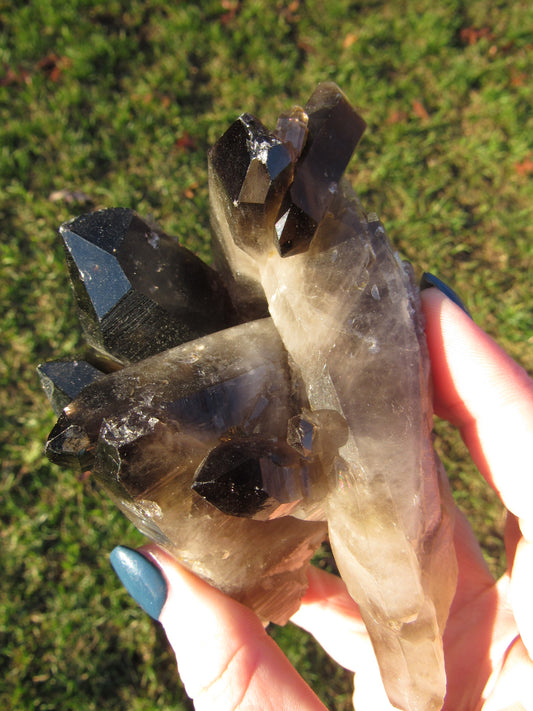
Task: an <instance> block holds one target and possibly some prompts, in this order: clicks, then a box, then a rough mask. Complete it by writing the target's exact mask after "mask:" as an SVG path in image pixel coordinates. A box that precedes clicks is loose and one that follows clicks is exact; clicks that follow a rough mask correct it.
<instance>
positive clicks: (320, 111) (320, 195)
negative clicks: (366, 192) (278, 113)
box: [275, 82, 366, 257]
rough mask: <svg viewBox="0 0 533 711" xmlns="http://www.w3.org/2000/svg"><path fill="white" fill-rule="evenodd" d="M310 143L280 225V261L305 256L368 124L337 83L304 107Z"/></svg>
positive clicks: (320, 88)
mask: <svg viewBox="0 0 533 711" xmlns="http://www.w3.org/2000/svg"><path fill="white" fill-rule="evenodd" d="M304 111H305V114H306V115H307V117H308V124H307V131H308V135H307V141H306V143H305V146H304V147H303V151H302V154H301V156H300V158H299V160H298V162H297V164H296V168H295V172H294V180H293V182H292V184H291V187H290V190H289V194H288V195H287V196H286V198H285V200H284V203H283V206H282V209H281V210H280V213H279V215H278V219H277V221H276V236H275V243H276V246H277V248H278V250H279V253H280V255H281V256H282V257H288V256H291V255H294V254H300V253H301V252H305V251H306V250H307V249H308V248H309V245H310V243H311V240H312V239H313V237H314V235H315V233H316V231H317V229H318V226H319V224H320V222H321V221H322V220H323V218H324V217H325V215H326V213H327V211H328V209H329V207H330V205H331V203H332V202H333V199H334V197H335V195H336V194H337V189H338V183H339V180H340V179H341V178H342V176H343V174H344V171H345V170H346V168H347V166H348V163H349V162H350V158H351V157H352V154H353V152H354V150H355V148H356V146H357V144H358V143H359V141H360V139H361V137H362V135H363V133H364V131H365V128H366V124H365V122H364V121H363V119H362V118H361V117H360V116H359V114H358V113H357V112H356V111H355V109H353V107H352V106H351V104H350V103H349V101H348V100H347V98H346V97H345V96H344V94H343V93H342V91H341V90H340V89H339V87H338V86H337V85H336V84H333V83H330V82H325V83H323V84H319V85H318V87H317V88H316V90H315V91H314V92H313V94H312V95H311V97H310V99H309V101H308V102H307V104H306V105H305V107H304Z"/></svg>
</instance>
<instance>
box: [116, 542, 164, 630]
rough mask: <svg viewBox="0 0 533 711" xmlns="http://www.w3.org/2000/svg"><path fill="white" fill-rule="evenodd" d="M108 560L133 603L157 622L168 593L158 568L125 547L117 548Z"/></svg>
mask: <svg viewBox="0 0 533 711" xmlns="http://www.w3.org/2000/svg"><path fill="white" fill-rule="evenodd" d="M109 560H110V561H111V565H112V566H113V570H114V571H115V573H116V574H117V575H118V577H119V579H120V581H121V583H122V584H123V585H124V587H125V588H126V590H127V591H128V592H129V594H130V595H131V596H132V598H133V599H134V600H135V602H136V603H137V604H138V605H140V606H141V607H142V609H143V610H144V611H145V612H147V613H148V614H149V615H150V617H153V618H154V620H158V619H159V615H160V614H161V610H162V609H163V605H164V604H165V600H166V599H167V592H168V586H167V581H166V580H165V578H164V576H163V574H162V573H161V571H160V570H159V568H157V567H156V566H155V565H154V564H153V563H151V562H150V561H149V560H148V558H145V557H144V556H143V555H141V554H140V553H138V552H137V551H134V550H132V549H131V548H126V547H125V546H117V547H116V548H115V549H114V550H113V551H112V552H111V555H110V556H109Z"/></svg>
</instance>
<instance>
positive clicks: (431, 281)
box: [420, 272, 472, 318]
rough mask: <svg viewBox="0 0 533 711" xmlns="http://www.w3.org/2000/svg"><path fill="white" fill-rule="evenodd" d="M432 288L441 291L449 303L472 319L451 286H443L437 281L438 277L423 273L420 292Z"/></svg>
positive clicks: (440, 281) (441, 282)
mask: <svg viewBox="0 0 533 711" xmlns="http://www.w3.org/2000/svg"><path fill="white" fill-rule="evenodd" d="M432 286H433V287H435V288H436V289H438V290H439V291H441V292H442V293H443V294H444V295H445V296H447V297H448V298H449V299H450V300H451V301H453V303H454V304H457V306H459V308H461V309H463V311H464V312H465V314H466V315H467V316H470V318H472V314H471V313H470V311H469V310H468V309H467V308H466V306H465V305H464V304H463V302H462V301H461V299H460V298H459V296H458V295H457V294H456V293H455V291H454V290H453V289H452V288H451V286H448V284H445V283H444V282H443V281H442V280H441V279H439V277H436V276H435V275H434V274H430V273H429V272H424V273H423V274H422V279H421V280H420V290H421V291H422V290H424V289H429V288H430V287H432Z"/></svg>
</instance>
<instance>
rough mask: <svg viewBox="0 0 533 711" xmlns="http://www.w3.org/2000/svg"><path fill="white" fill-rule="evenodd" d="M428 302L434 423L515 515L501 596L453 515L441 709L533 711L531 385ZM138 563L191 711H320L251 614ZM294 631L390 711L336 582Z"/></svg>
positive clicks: (319, 577) (452, 312)
mask: <svg viewBox="0 0 533 711" xmlns="http://www.w3.org/2000/svg"><path fill="white" fill-rule="evenodd" d="M422 298H423V303H424V310H425V314H426V320H427V327H426V333H427V338H428V346H429V350H430V356H431V364H432V372H433V381H434V405H435V411H436V413H437V414H438V415H439V416H441V417H444V418H445V419H447V420H449V421H450V422H452V423H453V424H454V425H456V426H457V427H458V428H459V429H460V431H461V435H462V437H463V439H464V441H465V443H466V445H467V446H468V448H469V450H470V453H471V455H472V458H473V459H474V462H475V463H476V465H477V466H478V468H479V470H480V472H481V473H482V474H483V476H484V477H485V478H486V480H487V481H488V482H489V484H491V486H493V487H494V488H495V490H496V491H497V492H498V494H499V496H500V498H501V500H502V501H503V503H504V505H505V506H506V508H507V510H508V512H509V513H508V520H507V526H506V531H505V545H506V551H507V558H508V570H507V572H506V573H505V575H504V576H503V577H502V578H501V579H500V580H499V581H497V582H496V581H494V579H493V578H492V576H491V575H490V573H489V571H488V569H487V567H486V564H485V562H484V560H483V556H482V554H481V550H480V548H479V545H478V543H477V541H476V540H475V537H474V535H473V533H472V530H471V529H470V526H469V524H468V522H467V521H466V519H465V518H464V516H462V515H461V514H460V513H459V512H457V521H456V527H455V544H456V549H457V557H458V563H459V579H458V588H457V594H456V596H455V599H454V602H453V605H452V608H451V611H450V617H449V621H448V625H447V628H446V633H445V637H444V648H445V658H446V669H447V677H448V692H447V696H446V701H445V705H444V709H445V711H481V710H482V711H504V710H507V711H508V710H509V709H516V710H517V711H518V710H519V709H531V708H533V662H532V657H533V610H532V606H531V598H532V594H533V478H532V476H531V467H532V464H531V462H532V461H533V437H532V435H533V382H532V381H531V380H530V379H529V378H528V377H527V375H526V373H525V372H524V371H523V370H522V369H521V368H520V367H519V366H518V365H517V364H516V363H514V362H513V361H512V360H511V359H510V358H509V357H508V356H507V355H506V354H505V353H504V352H503V351H502V350H501V349H500V348H499V347H498V346H497V345H496V344H495V343H494V342H493V341H492V340H491V339H490V338H489V337H488V336H487V335H486V334H484V333H483V332H482V331H481V330H480V329H479V328H478V327H477V326H476V325H475V324H474V323H473V322H472V321H471V320H470V319H469V318H468V317H467V316H466V315H465V314H464V313H463V312H462V311H461V310H460V309H459V308H458V307H457V306H455V304H453V303H452V302H451V301H449V300H448V299H447V298H446V297H445V296H443V295H442V294H441V293H439V292H438V291H437V290H436V289H428V290H427V291H425V292H423V294H422ZM120 550H123V549H119V551H120ZM141 550H142V552H143V554H144V556H146V557H147V558H149V559H151V560H152V561H154V562H155V563H156V565H157V566H158V568H159V569H160V570H162V571H163V574H164V579H163V578H161V580H160V588H159V592H158V593H157V595H156V598H155V605H154V606H153V607H152V609H151V610H150V611H151V614H152V615H153V616H154V617H156V618H158V619H159V620H160V622H161V623H162V625H163V627H164V628H165V631H166V633H167V636H168V639H169V641H170V644H171V645H172V647H173V649H174V651H175V653H176V658H177V662H178V669H179V672H180V674H181V677H182V679H183V681H184V684H185V687H186V690H187V693H188V694H189V695H190V696H191V698H193V699H194V702H195V707H196V708H197V709H217V711H218V710H219V709H236V708H237V707H238V708H239V709H256V708H258V709H259V708H260V709H265V710H268V709H277V710H279V709H292V708H295V709H305V711H314V710H315V709H324V706H323V705H322V703H321V702H320V700H319V699H318V698H317V697H316V696H315V695H314V693H313V692H312V691H311V689H310V688H309V687H308V686H307V685H306V684H305V683H304V681H303V680H302V678H301V677H300V676H299V675H298V673H297V672H296V671H295V670H294V669H293V667H292V666H291V665H290V663H289V662H288V660H287V658H286V657H285V656H284V655H283V653H282V652H281V650H280V649H279V648H278V647H277V646H276V644H275V643H274V642H273V640H272V639H271V638H270V637H269V636H268V635H267V634H266V632H265V630H264V629H263V626H262V624H261V623H260V621H259V620H258V618H257V617H256V616H255V615H254V614H253V613H252V612H251V611H250V610H248V609H247V608H246V607H244V606H242V605H240V604H239V603H237V602H235V601H234V600H232V599H230V598H228V597H226V596H225V595H223V594H222V593H220V592H219V591H217V590H215V589H213V588H211V587H210V586H209V585H207V584H206V583H204V582H203V581H201V580H200V579H199V578H197V577H196V576H194V575H193V574H191V573H189V572H188V571H186V570H184V569H183V568H182V567H181V566H180V565H178V564H177V563H176V562H175V561H174V559H173V558H172V557H171V556H169V555H168V554H167V553H166V552H165V551H163V550H162V549H160V548H158V547H157V546H153V545H149V546H145V547H143V548H142V549H141ZM126 557H127V554H126ZM115 558H118V556H115ZM142 560H143V561H145V560H146V558H143V559H142ZM141 565H144V563H141ZM147 565H149V563H147ZM115 567H117V566H115ZM119 568H120V566H119ZM117 572H119V574H120V570H118V568H117ZM154 575H156V576H157V575H159V573H157V572H156V573H154ZM122 579H123V582H125V583H126V586H127V587H128V589H130V592H132V593H133V595H134V597H136V599H137V600H138V602H140V603H141V605H142V606H143V607H145V608H146V604H143V599H144V603H146V596H147V595H148V597H150V590H148V592H147V591H146V590H144V593H142V594H139V593H137V594H136V593H135V591H133V590H131V588H130V587H129V586H128V583H127V581H126V580H125V579H124V578H122ZM149 587H150V586H149ZM167 591H168V592H167ZM142 595H144V596H145V597H144V598H143V599H140V598H141V597H142ZM165 595H166V600H165ZM163 603H164V604H163ZM293 621H294V622H295V623H296V624H298V625H300V626H301V627H303V628H305V629H306V630H308V631H309V632H311V633H312V634H313V635H314V636H315V637H316V638H317V640H318V641H319V642H320V644H322V646H323V647H324V649H326V651H327V652H328V653H329V654H330V655H331V656H332V657H333V658H334V659H335V660H336V661H338V662H339V663H340V664H341V665H343V666H344V667H346V668H347V669H350V670H352V671H354V672H355V684H354V688H355V691H354V707H355V708H356V709H357V711H365V709H372V711H389V710H390V709H392V708H393V707H392V706H391V705H390V703H389V702H388V700H387V697H386V695H385V692H384V689H383V685H382V683H381V679H380V676H379V671H378V667H377V662H376V660H375V657H374V654H373V652H372V647H371V644H370V641H369V638H368V635H367V634H366V630H365V627H364V624H363V622H362V620H361V618H360V615H359V612H358V608H357V605H356V604H355V603H354V602H353V600H352V599H351V598H350V596H349V595H348V593H347V591H346V588H345V586H344V583H343V582H342V580H340V579H339V578H337V577H335V576H333V575H330V574H328V573H325V572H323V571H320V570H317V569H311V570H310V573H309V589H308V592H307V594H306V596H305V598H304V599H303V601H302V605H301V607H300V610H299V611H298V612H297V613H296V614H295V615H294V617H293ZM528 651H529V654H528Z"/></svg>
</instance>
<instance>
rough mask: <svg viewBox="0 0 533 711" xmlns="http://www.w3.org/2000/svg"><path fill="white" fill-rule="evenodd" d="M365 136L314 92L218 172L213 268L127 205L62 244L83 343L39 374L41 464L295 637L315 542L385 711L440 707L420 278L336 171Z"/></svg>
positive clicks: (442, 546) (214, 169)
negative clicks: (358, 627)
mask: <svg viewBox="0 0 533 711" xmlns="http://www.w3.org/2000/svg"><path fill="white" fill-rule="evenodd" d="M364 129H365V123H364V121H363V120H362V118H361V117H360V116H359V115H358V113H357V112H356V111H355V110H354V108H353V107H352V106H351V105H350V103H349V102H348V100H347V99H346V97H345V96H344V94H343V93H342V92H341V91H340V90H339V88H338V87H337V86H336V85H334V84H331V83H324V84H320V85H319V86H318V87H317V89H316V90H315V92H314V93H313V94H312V96H311V97H310V99H309V101H308V102H307V104H306V105H305V106H304V107H303V108H302V107H298V106H297V107H293V108H292V109H290V110H289V111H288V112H286V113H284V114H282V115H281V116H280V118H279V120H278V123H277V126H276V127H275V129H274V130H270V129H269V128H267V127H266V126H264V125H263V124H262V123H261V121H259V120H258V119H257V118H255V117H254V116H251V115H249V114H242V115H241V116H240V117H239V118H238V119H237V120H236V121H235V122H234V123H233V124H232V125H231V126H230V127H229V128H228V130H227V131H226V132H225V133H224V135H223V136H222V137H221V138H220V139H219V140H218V141H217V142H216V144H215V145H214V146H213V148H212V149H211V151H210V153H209V193H210V209H211V223H212V233H213V258H214V268H210V267H209V266H207V265H206V264H204V263H203V262H202V261H201V260H200V259H198V258H197V257H196V256H195V255H193V254H192V253H191V252H190V251H189V250H187V249H185V248H184V247H182V246H180V244H179V242H178V240H177V239H176V238H174V237H170V236H168V235H167V234H165V233H164V232H162V231H161V230H160V229H158V228H157V227H155V226H153V225H152V224H149V223H148V222H146V221H144V220H143V219H142V218H141V217H139V216H138V215H137V214H135V213H134V212H133V211H131V210H126V209H121V208H115V209H109V210H103V211H99V212H94V213H91V214H88V215H83V216H82V217H78V218H76V219H74V220H72V221H70V222H67V223H66V224H64V225H62V226H61V228H60V234H61V237H62V240H63V243H64V247H65V253H66V261H67V265H68V269H69V272H70V277H71V280H72V285H73V289H74V294H75V297H76V302H77V305H78V311H79V317H80V322H81V327H82V329H83V333H84V336H85V341H86V343H87V354H86V355H85V359H84V360H74V361H68V362H52V363H45V364H43V365H41V366H39V372H40V376H41V379H42V383H43V387H44V389H45V391H46V393H47V395H48V397H49V398H50V400H51V402H52V405H53V406H54V408H55V410H56V412H57V413H58V416H59V419H58V421H57V424H56V425H55V427H54V428H53V430H52V432H51V433H50V436H49V438H48V441H47V444H46V452H47V455H48V457H49V458H50V459H51V460H52V461H54V462H56V463H58V464H60V465H64V466H72V465H76V466H79V467H81V469H82V470H83V471H87V470H90V471H91V472H92V474H93V476H94V477H95V478H96V479H97V480H98V482H99V483H100V484H101V485H102V487H103V488H104V489H105V490H106V491H107V493H108V494H109V496H110V497H111V498H112V499H113V500H114V501H115V502H116V504H117V505H118V506H119V507H120V508H121V509H122V511H123V512H124V513H125V514H126V515H127V516H128V517H129V518H130V519H131V520H132V521H133V523H134V524H135V525H136V526H137V527H138V528H139V529H140V530H141V531H142V532H143V533H145V534H146V535H147V536H148V537H149V538H151V539H152V540H154V541H156V542H158V543H159V544H161V545H162V546H164V547H165V548H167V549H168V550H169V551H170V552H171V553H172V554H173V555H174V556H175V557H176V558H177V559H178V560H179V561H180V562H181V563H182V564H183V565H185V566H186V567H187V568H189V569H190V570H192V571H193V572H195V573H196V574H198V575H199V576H200V577H202V578H203V579H204V580H206V581H208V582H209V583H211V584H213V585H214V586H216V587H217V588H219V589H220V590H222V591H224V592H225V593H227V594H228V595H231V596H232V597H234V598H235V599H237V600H239V601H241V602H243V603H244V604H246V605H248V606H250V607H251V608H252V609H254V610H255V611H256V612H257V614H258V615H259V616H260V617H261V618H262V619H263V620H265V621H266V620H269V621H274V622H277V623H280V624H283V623H285V622H286V621H287V620H288V618H289V617H290V616H291V614H293V613H294V612H295V611H296V609H297V608H298V605H299V601H300V599H301V597H302V595H303V593H304V592H305V588H306V584H307V583H306V569H307V566H308V564H309V562H310V559H311V557H312V555H313V553H314V551H315V550H316V549H317V547H318V546H319V545H320V543H321V542H322V541H323V540H324V539H325V538H326V537H328V536H329V540H330V542H331V546H332V549H333V552H334V555H335V559H336V562H337V565H338V568H339V570H340V573H341V575H342V577H343V579H344V580H345V582H346V585H347V587H348V590H349V592H350V594H351V596H352V597H353V598H354V600H355V601H356V602H357V603H358V604H359V606H360V610H361V614H362V616H363V619H364V621H365V623H366V625H367V628H368V632H369V634H370V637H371V639H372V642H373V645H374V648H375V651H376V655H377V658H378V662H379V665H380V668H381V672H382V677H383V680H384V683H385V687H386V689H387V693H388V695H389V698H390V700H391V702H392V703H393V704H394V705H395V706H397V707H398V708H401V709H405V710H406V711H433V710H437V709H440V708H441V706H442V703H443V698H444V694H445V689H446V678H445V672H444V661H443V652H442V632H443V629H444V625H445V623H446V618H447V615H448V610H449V606H450V603H451V600H452V598H453V595H454V591H455V582H456V562H455V553H454V548H453V543H452V533H453V521H452V517H451V515H450V510H451V506H450V503H449V493H448V490H447V483H446V480H445V477H444V475H443V472H442V468H441V465H440V462H439V461H438V458H437V457H436V455H435V453H434V450H433V447H432V441H431V427H432V410H431V401H430V397H429V361H428V356H427V349H426V343H425V338H424V331H423V319H422V315H421V310H420V303H419V293H418V289H417V287H416V285H415V282H414V278H413V273H412V269H411V267H410V266H409V265H408V264H406V263H405V262H402V261H401V259H400V258H399V257H398V255H397V254H396V253H395V251H394V250H393V248H392V247H391V245H390V243H389V241H388V239H387V237H386V234H385V230H384V228H383V226H382V224H381V223H380V221H379V220H378V218H377V217H376V216H375V215H373V214H369V215H367V214H365V212H364V211H363V209H362V208H361V205H360V203H359V200H358V198H357V197H356V195H355V194H354V193H353V191H352V189H351V187H350V185H349V184H348V183H347V181H346V180H345V178H343V173H344V171H345V169H346V167H347V165H348V162H349V161H350V158H351V156H352V153H353V151H354V150H355V148H356V146H357V143H358V141H359V140H360V138H361V136H362V134H363V131H364Z"/></svg>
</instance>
